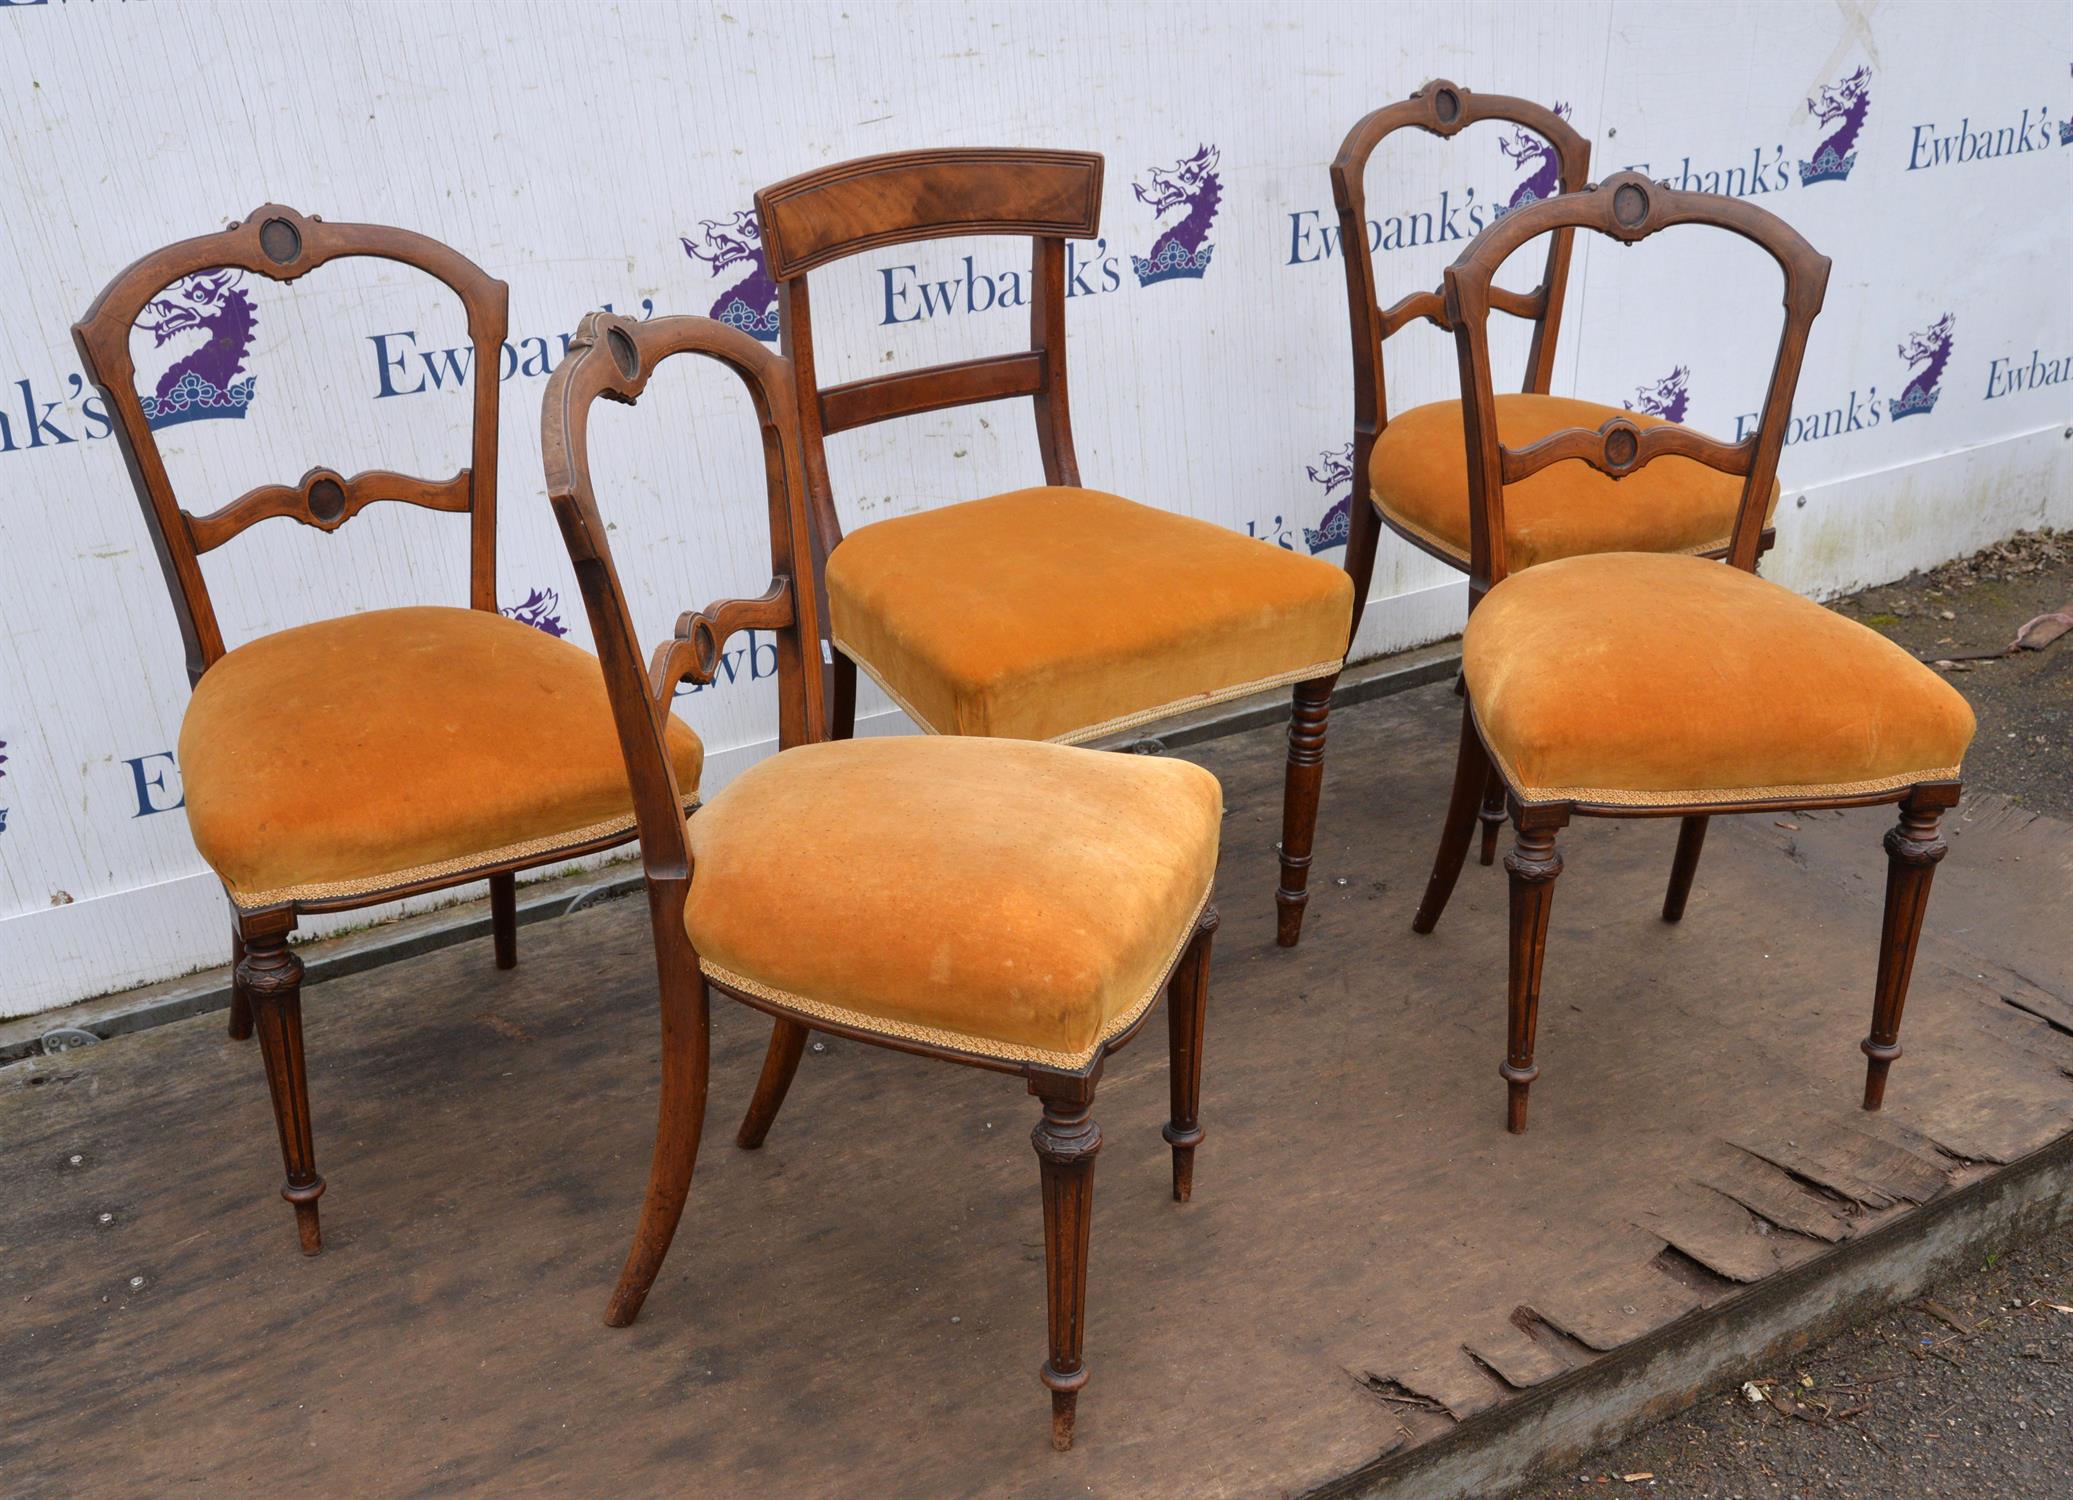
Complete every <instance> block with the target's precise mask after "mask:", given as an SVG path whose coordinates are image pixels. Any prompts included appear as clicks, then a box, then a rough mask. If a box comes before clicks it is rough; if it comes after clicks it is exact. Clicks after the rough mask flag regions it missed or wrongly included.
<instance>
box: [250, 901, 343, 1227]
mask: <svg viewBox="0 0 2073 1500" xmlns="http://www.w3.org/2000/svg"><path fill="white" fill-rule="evenodd" d="M237 977H238V987H239V988H240V989H241V990H243V991H244V993H245V996H246V998H247V1000H248V1001H249V1003H250V1005H251V1007H252V1020H253V1025H254V1029H255V1030H256V1031H257V1033H258V1036H259V1055H260V1056H261V1057H262V1058H263V1059H264V1060H265V1062H266V1087H267V1091H268V1092H269V1093H271V1094H272V1095H273V1106H274V1127H275V1128H276V1129H277V1130H278V1131H279V1132H280V1137H281V1163H282V1165H283V1166H284V1167H286V1168H287V1180H286V1181H285V1182H284V1183H283V1184H282V1185H281V1196H282V1197H283V1198H285V1199H287V1200H288V1202H289V1204H290V1205H291V1206H292V1207H293V1208H294V1209H295V1233H296V1236H297V1238H298V1239H300V1240H301V1242H302V1253H303V1254H304V1255H315V1254H316V1253H317V1252H318V1251H320V1250H322V1249H323V1248H324V1236H323V1232H322V1230H321V1229H320V1228H319V1227H318V1223H317V1200H318V1199H319V1198H321V1197H323V1196H324V1179H323V1178H322V1177H319V1176H318V1175H317V1153H316V1147H315V1146H314V1144H313V1143H312V1141H311V1138H310V1094H309V1076H308V1074H307V1072H306V1070H305V1068H304V1064H303V1055H302V960H301V959H299V958H297V957H296V956H295V955H294V954H293V953H291V952H289V951H288V929H287V928H286V927H280V928H276V929H273V930H270V931H266V932H263V933H253V934H250V935H249V936H248V937H247V938H246V940H245V951H244V956H243V957H242V958H240V959H239V960H238V971H237Z"/></svg>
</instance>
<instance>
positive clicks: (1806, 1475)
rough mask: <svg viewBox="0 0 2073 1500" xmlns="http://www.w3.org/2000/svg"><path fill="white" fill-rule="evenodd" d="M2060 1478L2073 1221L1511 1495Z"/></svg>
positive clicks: (2065, 1449)
mask: <svg viewBox="0 0 2073 1500" xmlns="http://www.w3.org/2000/svg"><path fill="white" fill-rule="evenodd" d="M1601 1492H1612V1493H1628V1492H1632V1493H1637V1494H1638V1493H1662V1494H1675V1495H1684V1496H1691V1497H1693V1500H1745V1497H1746V1500H1758V1497H1761V1496H1773V1495H1793V1496H1799V1495H1804V1496H1809V1497H1814V1496H1822V1497H1826V1496H1850V1497H1853V1500H1855V1497H1869V1496H1888V1495H1893V1496H1903V1495H1904V1496H1952V1497H1958V1496H1963V1497H1968V1500H1969V1497H1976V1496H1995V1497H1998V1500H2062V1497H2064V1496H2065V1495H2067V1494H2068V1493H2073V1231H2065V1230H2062V1231H2059V1232H2057V1233H2054V1234H2052V1235H2050V1236H2048V1237H2047V1238H2045V1239H2043V1240H2041V1241H2037V1242H2034V1243H2031V1244H2028V1245H2023V1246H2019V1247H2017V1248H2016V1249H2014V1250H2013V1251H2011V1252H2009V1253H2007V1254H2005V1255H1995V1256H1993V1257H1992V1258H1991V1259H1988V1260H1987V1261H1985V1262H1984V1263H1983V1264H1981V1265H1980V1266H1979V1267H1978V1268H1977V1270H1975V1271H1974V1272H1973V1273H1972V1274H1971V1275H1968V1276H1965V1277H1963V1278H1961V1279H1959V1280H1956V1281H1953V1282H1951V1283H1950V1284H1948V1285H1945V1286H1940V1287H1937V1288H1936V1289H1935V1291H1934V1294H1933V1295H1932V1296H1930V1297H1927V1298H1925V1299H1923V1300H1921V1301H1918V1302H1915V1303H1913V1304H1911V1305H1909V1306H1908V1307H1905V1308H1903V1309H1901V1310H1900V1311H1898V1312H1895V1313H1892V1314H1890V1315H1888V1316H1886V1317H1882V1318H1879V1319H1877V1320H1875V1321H1873V1322H1871V1323H1868V1324H1866V1325H1865V1326H1864V1327H1862V1328H1858V1329H1855V1330H1853V1331H1852V1332H1850V1333H1848V1334H1846V1335H1844V1336H1843V1337H1842V1338H1839V1339H1837V1340H1835V1341H1834V1342H1833V1343H1831V1344H1829V1345H1827V1346H1826V1347H1824V1348H1821V1349H1818V1350H1815V1351H1813V1352H1811V1353H1809V1354H1806V1355H1803V1356H1801V1357H1800V1358H1798V1359H1795V1360H1792V1361H1790V1362H1788V1363H1785V1364H1781V1365H1778V1366H1777V1367H1775V1368H1771V1369H1767V1370H1765V1371H1763V1372H1762V1373H1761V1374H1757V1375H1754V1376H1752V1377H1751V1379H1750V1380H1749V1381H1748V1382H1746V1383H1745V1384H1744V1385H1743V1386H1741V1387H1739V1388H1737V1389H1733V1390H1729V1391H1722V1392H1716V1393H1714V1394H1712V1395H1710V1396H1708V1397H1707V1398H1706V1399H1704V1400H1702V1401H1700V1402H1699V1403H1698V1404H1697V1405H1696V1406H1694V1407H1692V1408H1691V1409H1690V1410H1689V1411H1687V1412H1685V1413H1684V1414H1683V1415H1682V1416H1679V1417H1676V1418H1674V1419H1672V1420H1671V1421H1668V1422H1665V1423H1664V1424H1663V1425H1662V1426H1660V1427H1657V1428H1655V1429H1653V1430H1652V1431H1649V1432H1646V1433H1643V1434H1642V1435H1641V1436H1639V1437H1637V1438H1635V1439H1634V1440H1633V1441H1631V1442H1628V1443H1625V1444H1622V1445H1621V1446H1620V1447H1619V1448H1618V1449H1616V1450H1614V1451H1613V1452H1611V1453H1609V1454H1604V1455H1601V1456H1599V1457H1598V1458H1595V1459H1593V1460H1592V1461H1591V1462H1590V1463H1588V1464H1586V1465H1584V1466H1582V1467H1580V1468H1579V1469H1578V1470H1577V1471H1576V1473H1575V1474H1573V1475H1570V1476H1566V1477H1564V1478H1562V1479H1559V1480H1553V1481H1550V1482H1548V1483H1546V1484H1543V1485H1541V1486H1539V1487H1538V1488H1536V1489H1533V1490H1531V1491H1529V1492H1527V1494H1526V1495H1525V1496H1523V1497H1521V1500H1568V1497H1574V1496H1576V1495H1580V1494H1591V1493H1601Z"/></svg>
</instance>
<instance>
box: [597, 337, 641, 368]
mask: <svg viewBox="0 0 2073 1500" xmlns="http://www.w3.org/2000/svg"><path fill="white" fill-rule="evenodd" d="M605 347H606V348H607V349H609V350H611V351H612V363H613V364H615V365H617V366H618V367H619V373H620V374H621V375H624V376H625V377H626V378H627V379H628V380H631V379H633V378H634V376H636V375H638V374H640V373H641V356H640V351H639V350H637V349H635V348H634V346H633V339H632V338H631V337H629V336H628V334H627V332H626V330H625V329H624V328H614V329H611V330H610V331H609V332H607V333H606V334H605Z"/></svg>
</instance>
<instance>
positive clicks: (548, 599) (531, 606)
mask: <svg viewBox="0 0 2073 1500" xmlns="http://www.w3.org/2000/svg"><path fill="white" fill-rule="evenodd" d="M504 617H505V618H506V619H510V620H516V621H518V623H519V624H521V625H530V626H532V627H533V629H535V630H539V631H544V632H545V633H546V634H548V635H551V636H553V637H554V638H555V639H556V640H560V639H561V638H562V637H563V636H565V635H567V634H568V633H569V629H568V627H567V626H566V625H564V624H562V622H561V595H560V594H557V593H556V592H555V591H554V590H553V589H534V590H533V591H532V592H531V593H529V594H527V595H526V596H525V602H524V603H523V604H517V605H513V606H511V607H510V608H507V609H506V610H505V611H504Z"/></svg>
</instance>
